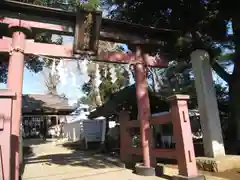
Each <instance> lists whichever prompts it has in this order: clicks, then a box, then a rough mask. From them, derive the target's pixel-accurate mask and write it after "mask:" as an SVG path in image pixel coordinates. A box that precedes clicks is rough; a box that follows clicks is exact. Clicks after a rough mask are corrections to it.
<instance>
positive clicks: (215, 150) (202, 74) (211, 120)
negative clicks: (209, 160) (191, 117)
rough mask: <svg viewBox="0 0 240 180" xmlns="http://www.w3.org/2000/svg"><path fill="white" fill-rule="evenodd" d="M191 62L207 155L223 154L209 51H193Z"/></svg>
mask: <svg viewBox="0 0 240 180" xmlns="http://www.w3.org/2000/svg"><path fill="white" fill-rule="evenodd" d="M191 63H192V68H193V71H194V75H195V86H196V91H197V99H198V108H199V111H200V122H201V127H202V131H203V145H204V153H205V156H207V157H217V156H223V155H225V149H224V143H223V138H222V129H221V123H220V118H219V112H218V105H217V99H216V92H215V88H214V83H213V77H212V69H211V65H210V62H209V55H208V53H207V52H206V51H204V50H196V51H194V52H192V54H191Z"/></svg>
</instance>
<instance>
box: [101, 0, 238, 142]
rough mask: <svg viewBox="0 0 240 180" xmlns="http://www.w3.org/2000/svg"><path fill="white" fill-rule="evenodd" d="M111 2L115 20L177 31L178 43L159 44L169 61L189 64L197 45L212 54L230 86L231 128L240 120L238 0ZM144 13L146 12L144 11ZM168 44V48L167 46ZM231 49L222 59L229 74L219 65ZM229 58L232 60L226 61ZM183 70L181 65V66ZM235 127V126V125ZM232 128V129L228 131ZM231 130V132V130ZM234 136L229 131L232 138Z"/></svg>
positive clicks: (221, 75) (109, 3) (109, 2)
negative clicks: (229, 25) (229, 26)
mask: <svg viewBox="0 0 240 180" xmlns="http://www.w3.org/2000/svg"><path fill="white" fill-rule="evenodd" d="M105 3H106V4H107V5H109V6H112V5H114V6H115V8H112V9H113V10H112V12H110V15H111V17H112V18H114V19H120V20H126V21H128V22H134V23H140V24H143V25H146V26H152V27H158V28H169V29H176V30H180V32H181V33H180V35H179V36H178V38H177V41H176V42H177V43H175V42H174V43H170V39H171V38H170V37H169V40H168V41H169V42H168V43H167V44H168V46H165V47H162V48H163V49H164V50H165V51H167V52H168V53H170V55H171V57H170V59H171V60H174V59H175V60H177V61H185V62H187V63H186V68H188V67H189V66H188V64H189V59H190V57H189V54H190V52H191V51H192V50H194V49H196V48H204V49H206V50H208V52H209V53H210V55H211V61H212V67H213V69H214V71H216V73H217V74H218V75H219V76H220V77H221V78H222V79H223V80H224V81H226V82H227V83H228V85H229V97H230V105H231V109H230V110H231V119H232V121H231V122H234V123H233V127H237V125H236V124H239V122H240V103H239V102H240V96H239V95H238V92H239V91H240V82H239V81H238V78H239V75H240V65H239V64H240V58H239V57H240V35H239V34H240V21H239V20H240V19H239V18H240V12H239V11H237V8H236V7H239V5H240V2H239V1H236V0H230V1H229V0H228V1H227V0H221V1H209V0H163V1H160V2H158V3H153V2H151V1H146V0H139V1H130V0H116V1H112V0H106V1H105ZM143 12H147V13H143ZM229 21H230V22H232V26H233V35H232V36H229V35H227V23H228V22H229ZM170 47H171V48H170ZM225 49H232V50H234V56H233V58H232V59H224V62H227V63H224V64H229V62H230V63H232V64H233V65H234V70H233V73H232V74H229V73H228V72H227V71H226V70H225V69H224V67H223V66H222V65H220V64H221V63H222V61H221V62H220V61H219V59H223V58H222V57H221V56H222V52H223V51H224V50H225ZM229 60H231V61H229ZM182 69H184V68H182ZM235 129H236V128H235ZM231 131H232V130H231ZM232 132H234V131H232ZM234 137H237V136H236V131H235V134H232V138H234Z"/></svg>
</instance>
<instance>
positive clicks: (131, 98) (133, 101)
mask: <svg viewBox="0 0 240 180" xmlns="http://www.w3.org/2000/svg"><path fill="white" fill-rule="evenodd" d="M148 94H149V100H150V106H151V113H152V114H153V113H157V112H164V111H168V110H169V104H168V103H167V101H166V100H165V99H164V98H161V97H158V96H156V95H154V93H153V92H152V91H151V90H150V89H149V91H148ZM123 109H124V110H127V111H132V112H135V113H137V98H136V87H135V84H134V85H131V86H128V87H126V88H124V89H122V90H120V91H118V92H116V93H114V94H113V95H112V96H111V97H110V98H109V100H107V101H106V102H105V103H104V104H103V105H102V106H100V107H97V108H96V110H95V111H93V112H90V115H89V117H90V118H95V117H98V116H105V117H108V116H112V115H116V114H117V113H118V112H120V111H121V110H123Z"/></svg>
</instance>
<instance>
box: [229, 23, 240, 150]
mask: <svg viewBox="0 0 240 180" xmlns="http://www.w3.org/2000/svg"><path fill="white" fill-rule="evenodd" d="M237 19H238V18H236V19H235V20H234V19H233V31H234V37H235V38H234V44H235V57H234V59H233V62H234V69H233V73H232V75H231V77H230V79H229V83H228V85H229V97H230V112H231V115H230V116H231V117H230V122H229V126H228V133H229V134H227V140H230V142H232V143H234V146H235V145H237V146H238V147H236V146H235V147H234V146H232V147H233V148H234V151H239V143H238V142H239V141H240V95H239V93H240V81H239V78H240V24H239V21H237Z"/></svg>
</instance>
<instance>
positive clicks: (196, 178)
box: [172, 175, 206, 180]
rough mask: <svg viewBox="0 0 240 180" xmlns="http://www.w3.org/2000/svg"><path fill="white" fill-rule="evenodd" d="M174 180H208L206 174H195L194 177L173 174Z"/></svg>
mask: <svg viewBox="0 0 240 180" xmlns="http://www.w3.org/2000/svg"><path fill="white" fill-rule="evenodd" d="M172 180H206V178H205V176H204V175H198V176H193V177H187V176H181V175H177V176H172Z"/></svg>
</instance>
